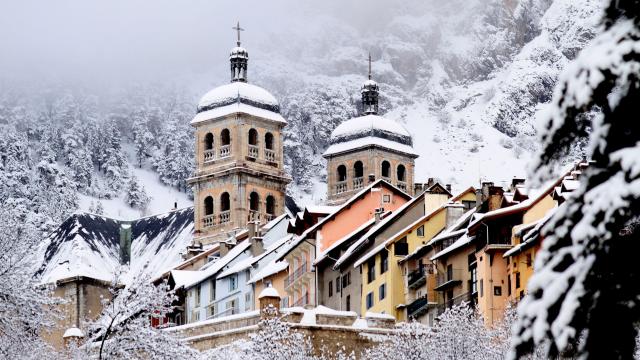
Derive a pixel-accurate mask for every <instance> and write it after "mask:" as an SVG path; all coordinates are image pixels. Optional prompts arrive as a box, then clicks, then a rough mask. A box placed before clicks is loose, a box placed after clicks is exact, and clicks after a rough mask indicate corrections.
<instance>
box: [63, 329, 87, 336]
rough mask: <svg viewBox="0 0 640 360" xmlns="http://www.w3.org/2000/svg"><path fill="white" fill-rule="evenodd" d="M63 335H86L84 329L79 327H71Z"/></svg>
mask: <svg viewBox="0 0 640 360" xmlns="http://www.w3.org/2000/svg"><path fill="white" fill-rule="evenodd" d="M62 337H63V338H68V337H84V333H83V332H82V330H80V329H78V328H77V327H71V328H68V329H67V330H66V331H65V332H64V335H62Z"/></svg>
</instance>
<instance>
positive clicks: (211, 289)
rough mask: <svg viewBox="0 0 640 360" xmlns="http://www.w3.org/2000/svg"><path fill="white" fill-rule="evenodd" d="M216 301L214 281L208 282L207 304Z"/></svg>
mask: <svg viewBox="0 0 640 360" xmlns="http://www.w3.org/2000/svg"><path fill="white" fill-rule="evenodd" d="M215 299H216V281H215V280H211V281H210V282H209V302H210V303H212V302H213V301H214V300H215Z"/></svg>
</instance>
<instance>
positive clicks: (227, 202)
mask: <svg viewBox="0 0 640 360" xmlns="http://www.w3.org/2000/svg"><path fill="white" fill-rule="evenodd" d="M229 210H231V199H230V197H229V193H228V192H224V193H222V195H220V211H229Z"/></svg>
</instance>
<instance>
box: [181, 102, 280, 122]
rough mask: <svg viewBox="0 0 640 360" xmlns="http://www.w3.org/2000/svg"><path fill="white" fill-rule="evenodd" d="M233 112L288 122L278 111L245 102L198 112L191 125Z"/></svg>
mask: <svg viewBox="0 0 640 360" xmlns="http://www.w3.org/2000/svg"><path fill="white" fill-rule="evenodd" d="M232 114H248V115H251V116H255V117H259V118H263V119H267V120H271V121H275V122H279V123H283V124H286V123H287V121H286V120H285V119H284V118H283V117H282V115H280V114H278V113H276V112H273V111H269V110H265V109H260V108H257V107H254V106H250V105H247V104H243V103H233V104H229V105H226V106H222V107H217V108H214V109H210V110H206V111H203V112H200V113H198V114H196V116H194V118H193V120H191V125H193V124H197V123H199V122H202V121H207V120H211V119H217V118H221V117H224V116H228V115H232Z"/></svg>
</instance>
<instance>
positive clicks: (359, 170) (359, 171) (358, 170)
mask: <svg viewBox="0 0 640 360" xmlns="http://www.w3.org/2000/svg"><path fill="white" fill-rule="evenodd" d="M363 174H364V166H363V165H362V161H356V163H355V164H353V176H354V177H356V178H361V177H362V175H363Z"/></svg>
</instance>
